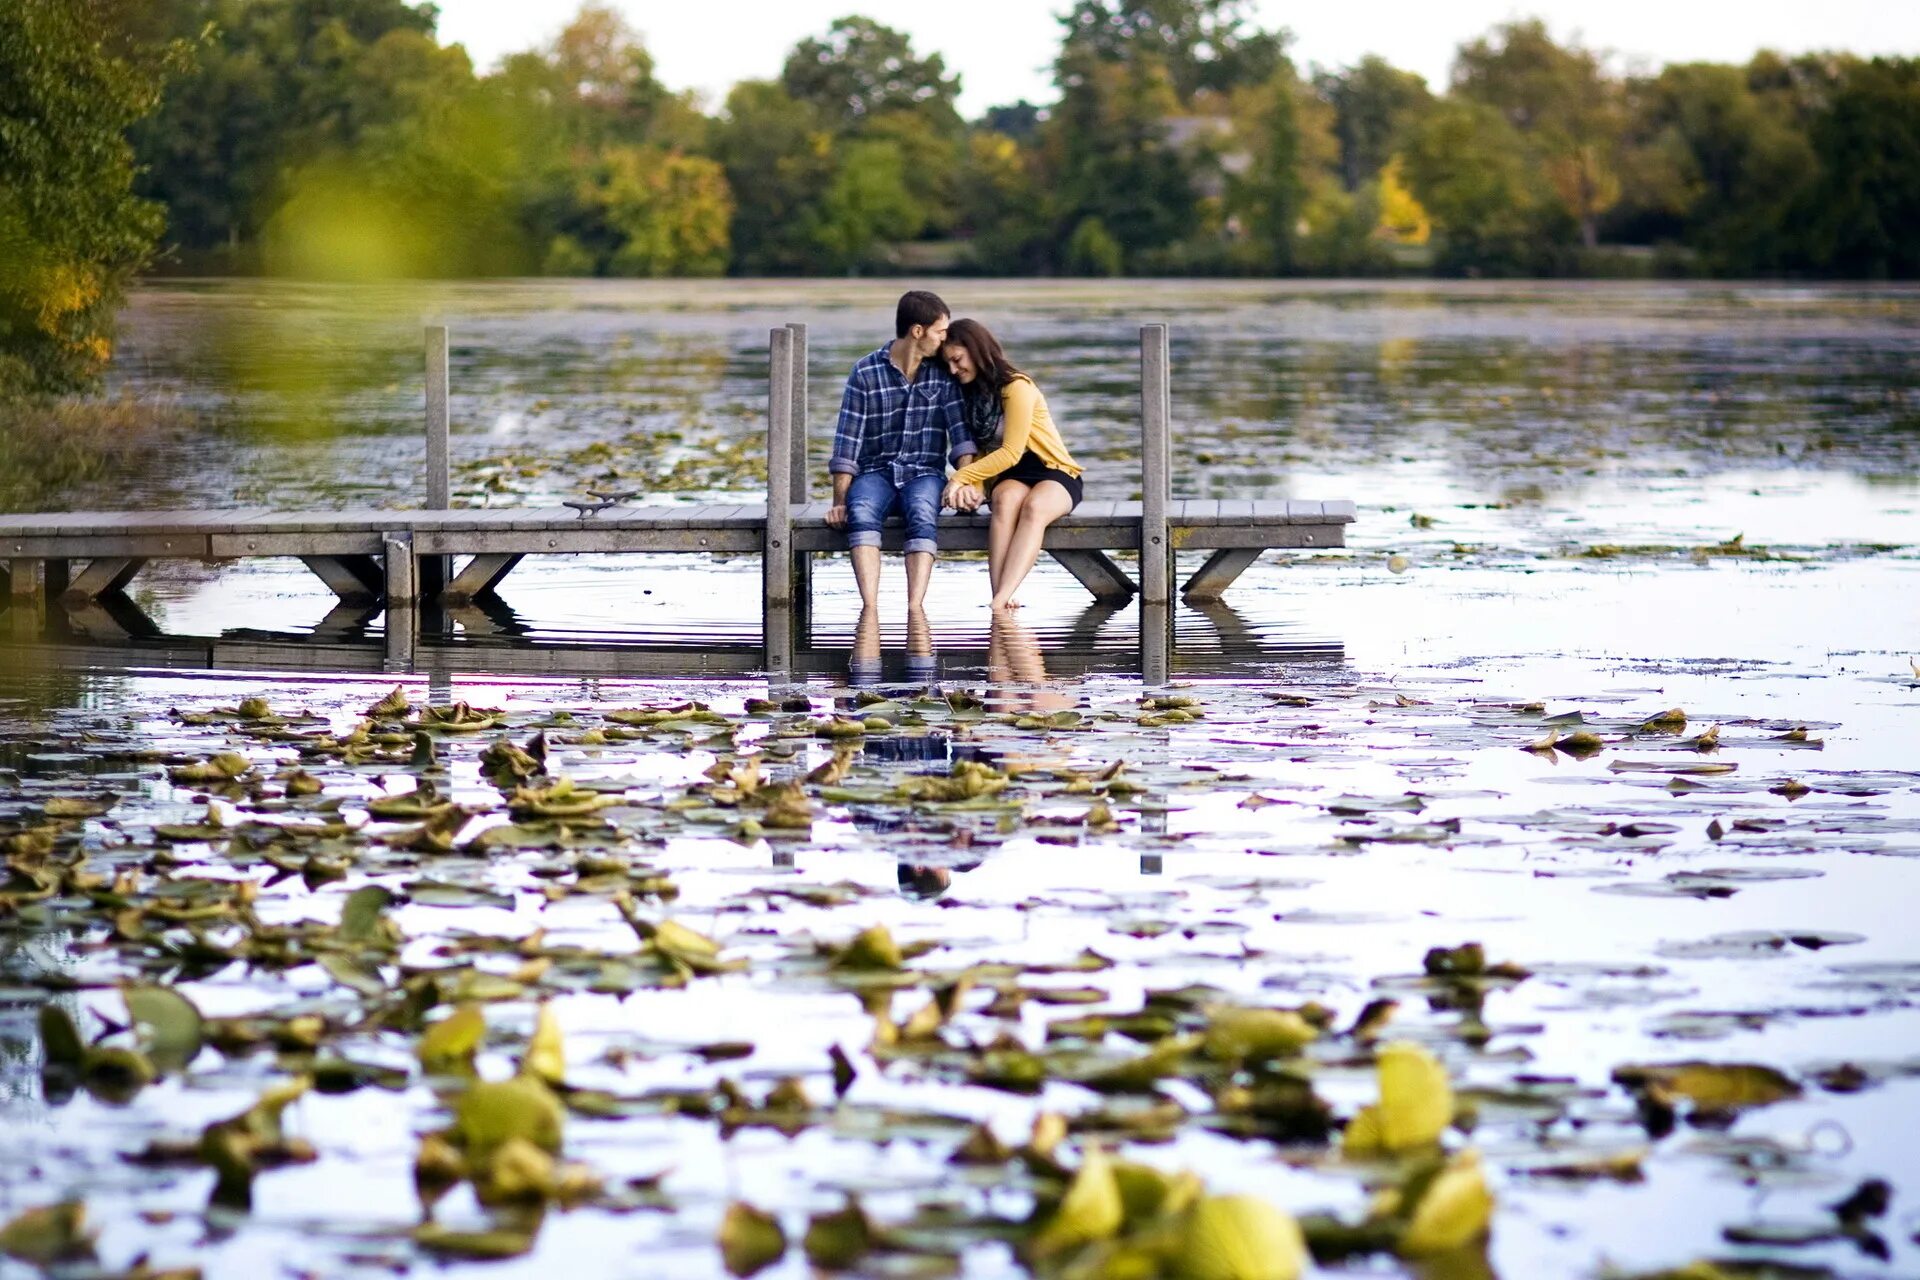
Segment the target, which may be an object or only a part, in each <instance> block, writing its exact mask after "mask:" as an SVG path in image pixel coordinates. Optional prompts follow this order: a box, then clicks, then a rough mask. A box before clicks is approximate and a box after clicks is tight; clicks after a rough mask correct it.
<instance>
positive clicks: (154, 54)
mask: <svg viewBox="0 0 1920 1280" xmlns="http://www.w3.org/2000/svg"><path fill="white" fill-rule="evenodd" d="M138 18H139V9H138V8H137V6H135V5H133V4H131V3H126V4H121V3H118V2H116V0H16V2H15V3H13V4H10V5H8V6H7V7H6V8H5V10H4V11H0V395H5V394H8V393H21V392H30V393H49V392H51V393H58V392H65V391H72V390H78V389H81V388H84V387H88V386H90V385H92V384H93V383H94V382H95V381H97V380H98V378H99V376H100V374H101V372H102V371H103V370H104V369H105V367H106V364H107V361H108V359H109V358H110V357H111V355H112V352H113V317H114V312H115V311H116V309H117V308H118V307H119V304H120V299H121V296H122V293H123V290H124V288H125V285H126V282H127V280H128V279H129V278H130V277H131V276H132V275H133V274H134V273H135V272H136V271H138V270H139V269H140V268H141V267H143V266H144V265H145V264H146V262H147V260H148V257H149V255H150V254H151V252H152V250H153V245H154V242H155V239H156V238H157V236H158V235H159V233H160V230H161V226H162V220H163V216H164V212H163V210H162V209H161V208H160V206H158V205H156V204H154V203H152V202H151V201H147V200H142V199H140V198H138V197H137V196H135V195H134V193H133V190H132V186H133V177H134V164H133V153H132V150H131V148H130V147H129V146H128V145H127V142H126V138H125V132H126V130H127V128H128V127H129V126H130V125H131V124H132V123H133V122H134V121H136V120H138V119H139V118H140V117H141V116H142V115H144V114H146V112H148V111H149V110H151V109H152V107H153V105H154V102H155V100H156V98H157V97H158V95H159V92H160V89H161V84H162V81H163V79H164V77H165V75H166V74H167V73H168V71H170V70H173V69H176V68H177V67H178V66H179V65H180V64H181V63H182V61H183V60H184V57H185V55H186V50H185V48H184V47H183V46H181V45H179V44H177V43H174V42H170V41H166V40H165V39H163V38H162V36H161V35H160V34H159V33H155V32H151V31H148V30H145V29H144V24H143V23H142V22H140V21H139V20H138Z"/></svg>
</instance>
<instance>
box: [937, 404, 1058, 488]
mask: <svg viewBox="0 0 1920 1280" xmlns="http://www.w3.org/2000/svg"><path fill="white" fill-rule="evenodd" d="M1039 403H1040V388H1038V387H1036V386H1034V385H1033V383H1031V382H1029V381H1028V380H1027V379H1025V378H1015V379H1014V380H1013V381H1012V382H1010V383H1008V384H1007V386H1006V389H1005V390H1004V391H1002V392H1001V405H1002V406H1003V408H1004V410H1005V413H1006V419H1005V420H1006V435H1005V436H1004V437H1003V438H1002V440H1001V441H1000V447H999V448H998V449H995V450H994V451H993V452H992V453H989V454H987V455H986V456H985V457H983V458H977V459H975V460H974V463H973V465H972V466H970V467H962V468H961V469H960V470H958V471H956V472H954V473H953V479H954V482H955V483H956V484H972V485H978V484H983V483H985V482H986V481H988V480H991V479H992V478H993V477H994V476H997V475H999V474H1000V473H1001V472H1002V471H1005V470H1006V469H1007V468H1008V467H1011V466H1012V465H1013V464H1014V463H1016V462H1018V461H1020V455H1021V454H1024V453H1025V452H1026V451H1027V437H1028V436H1030V435H1032V434H1033V411H1034V408H1035V406H1037V405H1038V404H1039Z"/></svg>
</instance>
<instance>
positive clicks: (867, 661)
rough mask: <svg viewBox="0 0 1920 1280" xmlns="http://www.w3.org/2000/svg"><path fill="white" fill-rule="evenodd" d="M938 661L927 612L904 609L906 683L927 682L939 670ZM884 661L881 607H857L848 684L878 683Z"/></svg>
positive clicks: (859, 685) (862, 686) (884, 667)
mask: <svg viewBox="0 0 1920 1280" xmlns="http://www.w3.org/2000/svg"><path fill="white" fill-rule="evenodd" d="M939 666H940V662H939V659H938V658H937V657H935V656H934V652H933V626H932V624H930V623H929V622H928V621H927V611H926V610H925V609H922V608H919V607H918V606H909V607H908V609H907V682H908V683H909V684H928V683H931V682H932V680H933V678H934V676H936V675H937V674H938V673H939ZM885 669H886V663H885V662H884V661H882V659H881V657H880V610H879V609H877V608H875V607H874V606H872V605H869V606H867V607H865V608H863V609H861V610H860V619H859V621H858V622H856V623H854V627H853V651H852V652H851V653H850V654H849V655H848V657H847V683H848V684H851V685H853V686H854V687H856V688H864V687H866V686H868V685H875V684H879V683H880V680H881V676H882V675H883V673H884V672H885Z"/></svg>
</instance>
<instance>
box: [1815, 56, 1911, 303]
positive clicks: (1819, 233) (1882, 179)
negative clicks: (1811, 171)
mask: <svg viewBox="0 0 1920 1280" xmlns="http://www.w3.org/2000/svg"><path fill="white" fill-rule="evenodd" d="M1811 132H1812V141H1813V147H1814V151H1815V152H1816V153H1817V154H1818V156H1819V158H1820V178H1819V181H1818V184H1817V186H1816V187H1815V189H1814V191H1813V193H1812V201H1811V208H1812V209H1813V210H1814V212H1813V214H1812V216H1811V218H1810V220H1809V221H1810V224H1811V225H1810V231H1811V241H1812V244H1811V248H1812V256H1813V259H1814V262H1815V263H1816V264H1817V265H1818V266H1820V267H1821V268H1822V269H1825V270H1830V271H1839V272H1842V273H1844V274H1847V275H1862V276H1913V275H1920V241H1917V240H1916V238H1915V230H1916V228H1920V61H1916V60H1914V59H1892V58H1875V59H1873V60H1872V61H1871V62H1862V63H1858V64H1856V65H1855V66H1853V67H1852V68H1850V70H1849V72H1848V74H1847V76H1846V78H1845V80H1843V81H1842V82H1841V84H1840V86H1839V87H1838V89H1837V90H1836V91H1835V92H1834V94H1833V96H1832V99H1831V100H1830V101H1829V103H1828V104H1827V107H1826V109H1825V110H1824V111H1822V112H1821V113H1820V114H1819V115H1818V116H1817V117H1815V119H1814V121H1813V127H1812V131H1811Z"/></svg>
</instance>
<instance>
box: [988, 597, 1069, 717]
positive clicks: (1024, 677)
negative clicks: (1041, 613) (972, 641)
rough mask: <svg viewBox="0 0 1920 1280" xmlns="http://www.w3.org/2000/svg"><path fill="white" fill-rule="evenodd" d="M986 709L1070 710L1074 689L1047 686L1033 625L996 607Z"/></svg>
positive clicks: (990, 636)
mask: <svg viewBox="0 0 1920 1280" xmlns="http://www.w3.org/2000/svg"><path fill="white" fill-rule="evenodd" d="M986 703H987V710H989V711H1014V712H1019V711H1038V712H1042V713H1045V712H1050V711H1070V710H1072V709H1073V708H1074V707H1075V706H1077V705H1078V704H1079V700H1078V699H1077V698H1075V697H1074V696H1073V695H1072V694H1071V693H1067V692H1066V691H1064V690H1062V689H1059V688H1049V687H1047V660H1046V657H1045V656H1044V655H1043V654H1042V653H1041V652H1040V639H1039V637H1038V636H1036V635H1034V633H1033V628H1032V627H1029V626H1028V625H1027V624H1026V623H1024V622H1021V621H1020V620H1019V619H1018V618H1017V617H1016V616H1015V615H1013V614H1011V613H1006V612H1002V611H997V610H996V611H995V613H994V615H993V629H992V631H991V632H989V633H988V638H987V697H986Z"/></svg>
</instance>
